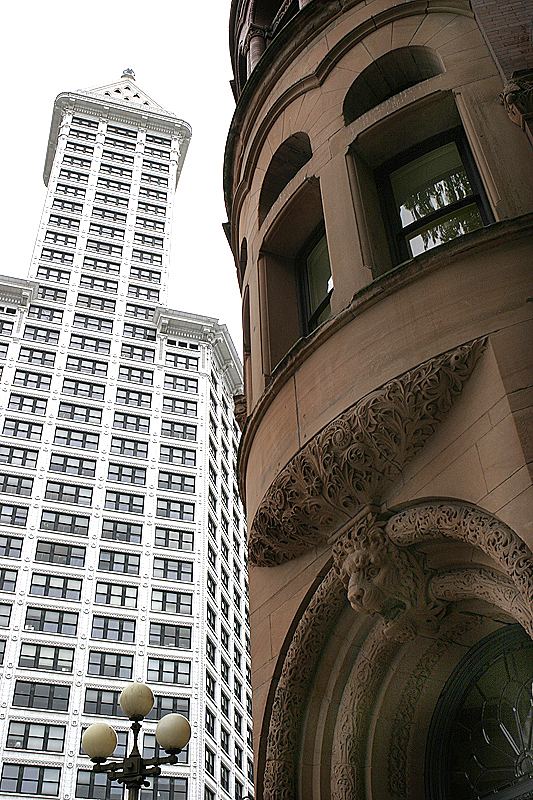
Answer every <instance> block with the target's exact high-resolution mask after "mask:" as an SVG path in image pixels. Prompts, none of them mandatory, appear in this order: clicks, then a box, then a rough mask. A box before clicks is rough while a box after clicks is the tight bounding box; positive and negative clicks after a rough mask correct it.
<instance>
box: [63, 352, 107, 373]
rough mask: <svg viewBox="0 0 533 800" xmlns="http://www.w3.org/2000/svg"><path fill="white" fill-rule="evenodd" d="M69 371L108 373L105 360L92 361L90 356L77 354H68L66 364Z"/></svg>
mask: <svg viewBox="0 0 533 800" xmlns="http://www.w3.org/2000/svg"><path fill="white" fill-rule="evenodd" d="M65 369H67V370H68V371H69V372H84V373H85V374H87V375H100V376H103V377H105V376H106V375H107V363H106V362H105V361H92V360H91V359H90V358H78V357H77V356H67V363H66V366H65Z"/></svg>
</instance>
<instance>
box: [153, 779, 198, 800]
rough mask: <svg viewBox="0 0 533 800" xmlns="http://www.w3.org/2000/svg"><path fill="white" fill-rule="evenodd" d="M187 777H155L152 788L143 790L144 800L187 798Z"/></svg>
mask: <svg viewBox="0 0 533 800" xmlns="http://www.w3.org/2000/svg"><path fill="white" fill-rule="evenodd" d="M187 797H188V780H187V778H165V777H163V776H160V777H159V778H153V783H152V786H151V788H150V789H144V790H143V800H187Z"/></svg>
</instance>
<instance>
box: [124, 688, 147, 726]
mask: <svg viewBox="0 0 533 800" xmlns="http://www.w3.org/2000/svg"><path fill="white" fill-rule="evenodd" d="M153 705H154V696H153V694H152V690H151V689H150V688H149V687H148V686H146V685H145V684H144V683H129V684H128V685H127V686H126V687H125V689H123V690H122V692H121V695H120V707H121V709H122V711H123V712H124V714H125V715H126V716H127V717H128V719H134V720H135V719H137V720H139V719H142V718H143V717H145V716H146V715H147V714H149V713H150V711H151V710H152V708H153Z"/></svg>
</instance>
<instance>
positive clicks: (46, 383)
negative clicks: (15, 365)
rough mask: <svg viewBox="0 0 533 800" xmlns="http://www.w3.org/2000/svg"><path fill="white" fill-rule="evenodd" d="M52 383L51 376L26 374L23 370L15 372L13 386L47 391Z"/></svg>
mask: <svg viewBox="0 0 533 800" xmlns="http://www.w3.org/2000/svg"><path fill="white" fill-rule="evenodd" d="M51 383H52V376H51V375H47V374H44V375H43V374H41V373H39V372H26V371H25V370H23V369H17V370H15V376H14V378H13V386H27V387H28V389H42V390H43V391H48V390H49V389H50V386H51Z"/></svg>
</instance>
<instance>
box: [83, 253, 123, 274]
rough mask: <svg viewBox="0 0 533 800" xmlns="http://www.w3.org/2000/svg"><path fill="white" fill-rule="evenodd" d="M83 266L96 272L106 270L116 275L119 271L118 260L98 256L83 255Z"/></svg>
mask: <svg viewBox="0 0 533 800" xmlns="http://www.w3.org/2000/svg"><path fill="white" fill-rule="evenodd" d="M83 268H84V269H94V270H95V271H96V272H107V273H108V274H111V275H118V273H119V272H120V264H119V263H118V262H115V261H109V260H108V259H106V258H101V257H99V256H85V258H84V259H83Z"/></svg>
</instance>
